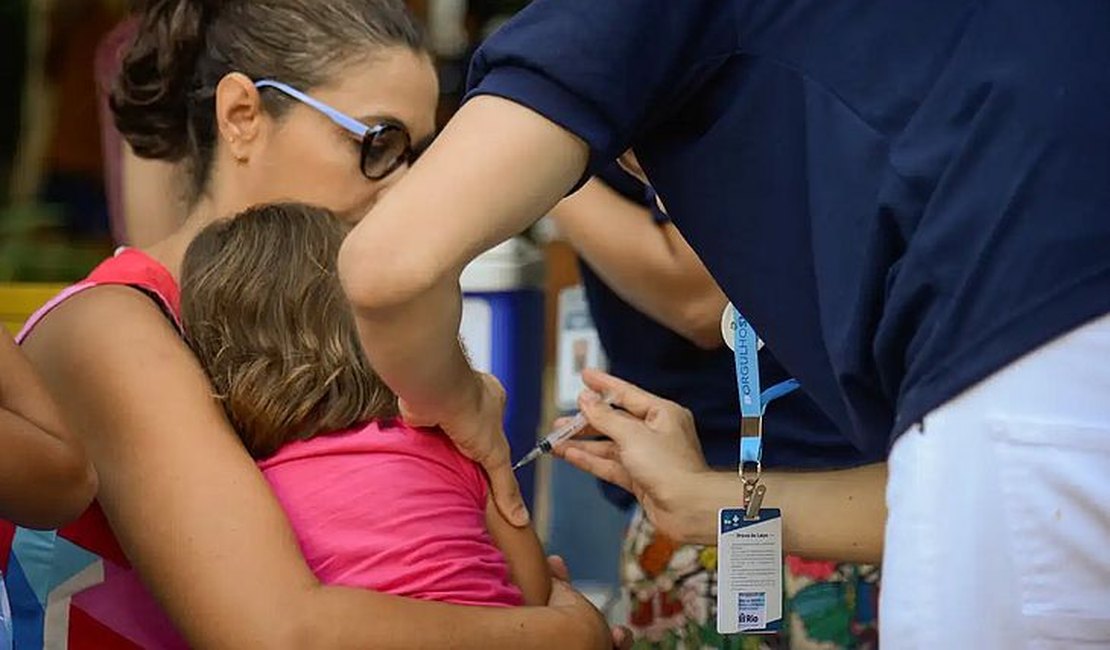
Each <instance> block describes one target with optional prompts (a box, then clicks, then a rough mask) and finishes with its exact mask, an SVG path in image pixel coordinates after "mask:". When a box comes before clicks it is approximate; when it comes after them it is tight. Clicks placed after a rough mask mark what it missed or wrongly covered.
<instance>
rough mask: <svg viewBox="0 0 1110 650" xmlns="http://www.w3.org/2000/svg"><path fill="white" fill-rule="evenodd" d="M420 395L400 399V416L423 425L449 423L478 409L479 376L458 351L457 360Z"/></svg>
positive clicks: (480, 384)
mask: <svg viewBox="0 0 1110 650" xmlns="http://www.w3.org/2000/svg"><path fill="white" fill-rule="evenodd" d="M426 384H427V386H426V389H427V390H425V391H424V392H422V393H421V394H418V395H413V396H411V397H410V396H404V397H402V398H401V407H402V412H405V413H410V414H419V419H420V420H421V421H424V422H436V423H438V422H444V421H452V420H453V419H454V418H455V417H457V416H459V415H460V414H466V413H474V412H477V410H478V409H479V408H480V407H481V400H482V391H483V385H482V378H481V373H478V372H476V371H475V370H474V369H473V368H471V367H470V364H469V363H468V362H467V361H466V357H465V356H463V354H462V351H461V349H460V352H459V356H458V359H457V360H455V361H454V362H453V363H451V364H450V365H449V366H448V367H446V368H441V369H440V372H439V374H438V376H436V377H435V378H434V380H433V381H429V382H426Z"/></svg>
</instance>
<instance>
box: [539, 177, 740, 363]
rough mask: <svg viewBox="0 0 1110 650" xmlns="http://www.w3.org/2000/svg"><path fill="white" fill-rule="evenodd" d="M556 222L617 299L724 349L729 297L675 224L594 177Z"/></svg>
mask: <svg viewBox="0 0 1110 650" xmlns="http://www.w3.org/2000/svg"><path fill="white" fill-rule="evenodd" d="M551 216H552V218H553V219H554V220H555V223H556V225H558V227H559V232H560V233H562V234H563V235H564V236H565V237H566V238H567V240H568V241H569V242H570V244H571V246H573V247H574V249H575V250H576V251H577V252H578V254H579V255H581V256H582V258H583V259H584V260H586V262H587V263H588V264H589V265H590V267H591V268H593V270H594V271H596V272H597V274H598V276H600V277H601V279H602V280H604V281H605V284H607V285H608V286H609V287H610V288H611V289H613V291H614V292H616V294H617V295H619V296H620V297H621V298H622V299H624V300H625V301H626V302H628V303H629V304H630V305H632V306H633V307H635V308H636V309H638V310H640V311H641V312H643V313H645V314H647V315H648V316H651V317H652V318H653V319H655V320H656V321H658V322H659V323H662V324H663V325H665V326H666V327H667V328H668V329H670V330H672V331H674V332H677V333H679V334H681V335H682V336H684V337H685V338H687V339H689V340H690V341H691V342H692V343H694V344H695V345H697V346H698V347H700V348H704V349H707V350H712V349H715V348H718V347H720V346H721V345H722V341H721V312H722V311H723V310H724V308H725V304H726V303H727V302H728V299H727V298H725V294H724V292H722V291H721V288H720V287H718V286H717V282H716V281H715V280H714V279H713V277H712V276H710V275H709V271H707V270H706V269H705V266H704V265H703V264H702V263H701V260H700V259H698V256H697V254H696V253H694V251H693V249H691V248H690V245H689V244H687V243H686V240H685V239H683V237H682V235H681V234H679V232H678V229H677V228H675V227H674V225H673V224H671V223H664V224H656V223H655V222H654V221H653V220H652V218H651V211H650V210H648V209H647V208H646V207H644V206H642V205H639V204H637V203H634V202H633V201H629V200H628V199H626V198H624V197H623V196H621V195H620V194H618V193H617V192H616V191H614V190H613V189H612V188H610V187H609V186H608V185H606V184H605V183H603V182H602V181H600V180H599V179H597V178H594V179H592V180H590V182H588V183H586V185H585V186H584V187H582V189H580V190H578V191H577V192H575V193H574V194H572V195H570V196H569V197H567V198H565V199H563V200H562V201H560V202H559V204H558V205H557V206H555V208H554V209H552V210H551Z"/></svg>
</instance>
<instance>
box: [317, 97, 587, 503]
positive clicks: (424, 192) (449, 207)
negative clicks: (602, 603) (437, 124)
mask: <svg viewBox="0 0 1110 650" xmlns="http://www.w3.org/2000/svg"><path fill="white" fill-rule="evenodd" d="M537 152H543V153H542V155H537ZM586 158H587V150H586V144H585V143H584V142H582V141H581V140H579V139H578V138H576V137H575V136H573V135H571V133H570V132H569V131H566V130H564V129H563V128H561V127H559V126H558V125H556V124H554V123H553V122H550V121H548V120H547V119H545V118H544V117H542V116H540V115H539V114H538V113H535V112H533V111H531V110H529V109H527V108H524V107H523V106H521V105H519V104H515V103H513V102H511V101H508V100H505V99H500V98H497V97H492V96H481V97H477V98H475V99H472V100H470V101H468V102H467V103H466V104H465V105H464V106H463V107H462V108H461V109H460V110H459V112H458V113H457V114H456V115H455V117H454V118H452V119H451V121H450V123H449V124H448V125H447V127H446V128H445V129H444V131H443V133H442V134H441V135H440V136H439V137H438V138H437V139H436V142H435V144H433V145H432V147H431V148H430V149H429V150H428V151H427V152H426V153H425V154H424V155H423V156H421V158H420V161H419V162H417V163H416V165H415V166H413V168H412V169H411V170H410V171H409V172H408V174H407V175H406V176H405V177H404V178H403V179H401V180H400V181H399V182H398V183H397V185H396V186H394V187H393V188H392V189H391V190H390V191H389V192H388V193H387V194H386V195H385V196H384V197H382V199H381V201H380V202H379V203H378V205H377V206H376V207H375V208H374V209H373V210H372V211H371V213H370V214H369V215H368V216H367V217H366V218H365V219H363V220H362V221H361V222H360V223H359V224H358V226H356V227H355V228H354V230H352V232H351V234H350V236H349V237H348V238H347V240H346V241H345V242H344V244H343V248H342V250H341V251H340V255H339V273H340V277H341V278H342V280H343V285H344V288H345V289H346V292H347V296H348V297H349V298H350V300H351V303H352V305H353V306H354V310H355V316H356V320H357V323H358V327H359V332H360V333H361V337H362V345H363V347H364V349H365V350H366V354H367V357H368V358H369V360H370V363H371V364H372V365H373V366H374V369H375V370H377V371H378V373H379V374H380V375H381V377H382V379H384V380H385V382H386V383H387V384H389V386H390V387H391V388H392V389H393V390H394V391H395V392H396V393H397V395H398V396H399V397H400V398H401V400H402V406H403V409H404V412H405V413H406V419H409V420H411V421H414V422H416V423H418V424H439V425H440V426H442V428H443V429H444V431H446V432H447V434H448V435H449V436H450V437H451V439H452V440H453V441H454V442H455V444H456V445H457V446H458V447H459V449H460V450H461V451H462V452H463V453H465V454H466V455H467V456H469V457H470V458H471V459H472V460H475V461H477V462H478V463H480V464H481V465H482V466H483V467H484V468H485V470H486V473H487V474H489V477H490V487H491V488H492V489H493V495H494V500H495V501H496V502H497V504H498V507H499V508H500V510H501V512H502V513H504V514H505V515H506V517H507V518H508V519H509V520H510V521H511V522H513V523H514V524H516V525H523V524H525V523H526V522H527V514H526V513H525V512H524V506H523V501H521V499H520V496H519V488H518V486H517V484H516V480H515V478H514V477H513V474H512V470H511V469H510V462H509V447H508V444H507V443H506V441H505V438H504V435H503V434H502V433H501V426H502V406H503V400H504V396H503V394H501V393H500V392H499V388H498V387H496V386H493V384H492V383H491V382H489V381H480V380H478V379H476V378H475V377H474V375H473V371H472V370H471V369H470V366H469V364H468V363H467V361H466V357H465V356H464V355H463V352H462V349H461V348H460V347H459V343H458V331H459V317H460V315H461V311H462V307H461V305H462V297H461V295H460V292H459V274H460V273H461V272H462V268H463V266H464V265H465V264H466V263H467V262H469V261H470V260H471V259H473V258H474V257H475V256H477V255H478V254H479V253H480V252H481V251H483V250H485V249H487V248H489V247H490V246H493V245H494V244H496V243H498V242H499V241H502V240H504V239H507V238H508V237H510V236H511V235H513V234H515V233H517V232H520V231H521V230H523V229H524V228H525V227H527V226H528V225H529V224H531V223H532V222H534V221H535V220H536V219H538V218H539V217H540V216H541V215H542V214H543V213H544V212H546V211H547V210H549V209H550V208H551V207H552V206H554V205H555V203H556V202H557V201H558V200H559V199H560V198H562V196H563V195H564V194H565V193H566V192H567V191H568V190H569V189H570V188H571V187H572V186H573V184H574V182H575V180H577V179H578V177H579V176H580V175H581V174H582V173H583V170H584V169H585V166H586ZM460 163H461V164H460ZM522 170H525V171H527V173H521V171H522Z"/></svg>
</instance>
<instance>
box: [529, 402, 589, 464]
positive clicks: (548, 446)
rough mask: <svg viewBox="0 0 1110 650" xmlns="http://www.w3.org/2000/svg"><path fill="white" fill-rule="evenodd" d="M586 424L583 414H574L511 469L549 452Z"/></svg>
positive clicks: (574, 434) (576, 433)
mask: <svg viewBox="0 0 1110 650" xmlns="http://www.w3.org/2000/svg"><path fill="white" fill-rule="evenodd" d="M606 401H608V400H606ZM587 424H589V423H588V422H587V421H586V416H585V415H582V414H581V413H579V414H578V415H575V416H574V417H573V418H571V419H570V422H567V423H566V424H564V425H563V426H561V427H559V428H558V429H555V430H554V431H552V432H551V433H549V434H547V436H546V437H544V439H543V440H541V441H540V444H538V445H536V446H535V448H533V449H532V451H530V452H528V453H527V454H526V455H525V456H524V458H521V459H520V460H519V461H518V462H517V464H516V465H513V471H514V472H515V471H516V470H518V469H520V468H521V467H524V466H525V465H527V464H528V463H531V462H532V461H534V460H536V459H537V458H539V457H540V456H542V455H544V454H550V453H551V450H552V449H554V448H555V445H557V444H559V443H560V442H562V441H564V440H568V439H570V438H573V437H574V436H576V435H578V433H579V432H580V431H582V429H585V428H586V425H587Z"/></svg>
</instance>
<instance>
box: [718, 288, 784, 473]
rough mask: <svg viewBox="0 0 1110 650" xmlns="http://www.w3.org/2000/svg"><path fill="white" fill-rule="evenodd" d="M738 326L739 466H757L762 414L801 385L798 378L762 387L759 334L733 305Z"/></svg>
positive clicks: (761, 442) (734, 350)
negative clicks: (769, 406)
mask: <svg viewBox="0 0 1110 650" xmlns="http://www.w3.org/2000/svg"><path fill="white" fill-rule="evenodd" d="M733 312H734V313H735V314H736V328H735V330H734V331H733V342H734V343H735V345H734V349H733V355H734V358H735V361H736V384H737V387H738V388H739V390H740V417H741V425H740V467H741V469H743V467H744V465H745V464H755V465H756V466H758V465H759V464H760V462H761V459H762V457H763V414H764V413H766V412H767V405H768V404H770V403H771V402H772V401H774V400H776V399H778V398H780V397H783V396H785V395H789V394H790V393H792V392H794V391H795V390H797V389H798V387H799V385H800V384H799V383H798V380H797V379H787V380H786V381H784V382H781V383H778V384H775V385H774V386H771V387H770V388H768V389H767V390H764V391H761V390H760V381H759V338H758V337H757V336H756V334H755V329H754V328H753V327H752V326H751V323H749V322H748V321H747V319H746V318H744V316H743V315H742V314H741V313H740V311H739V310H738V309H736V308H735V307H733Z"/></svg>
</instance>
